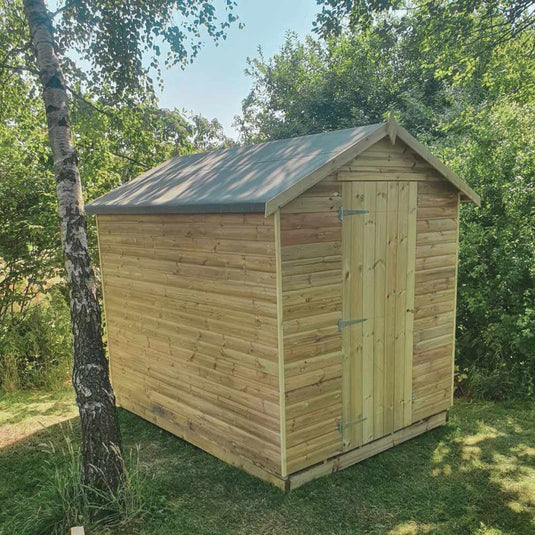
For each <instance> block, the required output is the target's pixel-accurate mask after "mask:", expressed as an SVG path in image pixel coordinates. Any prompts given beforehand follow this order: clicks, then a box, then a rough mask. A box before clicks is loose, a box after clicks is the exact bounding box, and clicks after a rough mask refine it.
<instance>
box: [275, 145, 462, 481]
mask: <svg viewBox="0 0 535 535" xmlns="http://www.w3.org/2000/svg"><path fill="white" fill-rule="evenodd" d="M352 180H355V181H362V182H364V183H376V185H377V186H376V187H377V188H378V189H379V190H381V189H382V188H383V187H390V188H395V186H394V184H395V183H399V184H400V185H401V184H406V183H411V182H415V183H416V184H417V188H418V190H417V192H418V209H417V229H416V259H415V271H416V276H415V290H414V293H415V296H414V323H413V334H412V336H413V362H412V379H411V378H408V381H409V384H410V383H411V381H412V394H413V395H412V396H411V397H412V398H413V400H412V410H411V411H409V414H408V416H407V418H405V420H406V424H407V425H409V424H410V421H411V420H412V422H416V421H418V420H419V419H421V418H424V417H426V416H429V415H432V414H436V413H438V412H440V411H442V410H444V409H446V408H448V407H449V406H450V405H451V384H452V364H453V362H452V358H453V353H452V351H453V344H454V312H455V285H456V280H455V277H456V271H455V266H456V259H457V208H458V204H457V203H458V194H457V191H456V190H455V189H454V188H453V187H452V186H450V185H449V184H448V183H447V182H446V180H445V179H443V178H442V177H441V176H440V175H439V174H438V173H437V172H436V171H435V170H434V169H433V168H431V166H429V165H428V164H427V163H426V162H425V161H424V160H423V159H422V158H420V157H419V156H417V155H416V154H415V153H414V152H413V151H411V150H410V149H409V148H408V147H407V146H406V145H404V144H403V143H401V142H399V141H398V142H397V143H396V144H395V145H392V144H391V143H390V141H389V140H383V141H381V142H379V143H377V144H376V145H374V146H373V147H371V148H370V149H368V150H367V151H365V152H364V153H363V154H361V155H360V156H358V157H357V158H356V159H355V160H353V161H352V162H350V164H348V165H346V166H344V167H343V168H342V169H340V170H338V172H337V173H335V174H333V175H331V176H329V177H328V178H326V179H325V180H323V181H322V182H320V183H319V184H318V185H316V186H314V187H313V188H312V189H310V190H308V191H307V192H306V193H304V194H303V195H301V196H300V197H299V198H298V199H296V200H295V201H293V202H291V203H290V204H288V205H287V206H286V207H284V208H283V209H282V210H281V244H282V296H283V304H284V306H283V332H284V359H285V371H286V385H285V388H286V418H287V423H286V433H287V437H286V440H287V463H288V473H293V472H295V471H297V470H300V469H303V468H305V467H307V466H310V465H312V464H315V463H317V462H320V461H322V460H324V459H326V458H328V457H329V456H332V455H336V454H338V453H340V452H342V450H343V448H344V445H343V442H342V435H341V433H340V432H339V431H338V427H337V426H338V422H340V420H341V416H342V362H343V359H342V335H341V333H339V332H338V329H337V322H338V320H339V319H341V317H342V224H341V223H340V221H339V220H338V213H337V212H338V208H339V207H340V206H341V202H342V184H343V183H346V182H347V181H352ZM381 183H383V184H390V186H382V185H380V184H381ZM400 187H401V186H400ZM346 208H347V207H346ZM402 275H403V274H399V276H402ZM375 297H376V299H377V296H375ZM410 301H411V299H407V302H410ZM367 327H369V326H367ZM409 335H410V333H409ZM374 374H375V372H374ZM406 381H407V379H405V381H404V383H406ZM379 434H380V433H379Z"/></svg>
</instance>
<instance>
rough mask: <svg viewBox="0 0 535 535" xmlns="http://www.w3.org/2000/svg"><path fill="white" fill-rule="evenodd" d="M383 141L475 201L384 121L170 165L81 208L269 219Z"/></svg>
mask: <svg viewBox="0 0 535 535" xmlns="http://www.w3.org/2000/svg"><path fill="white" fill-rule="evenodd" d="M386 135H389V136H390V137H391V139H393V140H394V139H395V137H396V136H399V138H400V139H402V140H403V141H405V143H407V144H408V145H409V146H410V147H411V148H412V149H413V150H415V152H417V153H418V154H420V156H422V157H423V158H424V159H425V160H427V161H428V163H430V164H431V165H432V166H433V167H435V168H436V169H437V170H438V171H439V172H440V173H442V174H443V175H444V176H445V178H447V179H448V180H450V181H451V182H452V183H453V184H454V185H455V186H456V187H457V188H458V189H460V190H461V191H462V193H463V194H464V195H465V196H467V197H468V198H469V199H470V200H472V201H474V202H476V203H477V204H479V196H478V195H477V194H476V193H475V192H473V191H472V190H471V189H470V188H469V186H468V185H467V184H466V183H464V182H463V181H462V180H461V179H460V178H459V177H457V176H456V175H455V174H454V173H453V172H452V171H451V170H449V169H448V168H447V167H446V166H445V165H444V164H442V163H441V162H439V161H438V160H437V159H436V158H435V157H434V156H433V155H432V154H431V153H430V152H429V151H428V150H427V149H426V148H425V147H424V146H423V145H421V144H420V143H418V141H417V140H416V139H415V138H413V137H412V136H411V135H410V134H409V133H408V132H407V131H406V130H404V129H403V128H402V127H400V126H399V125H397V123H395V122H394V121H393V119H391V120H390V121H389V122H388V123H381V124H372V125H367V126H360V127H357V128H348V129H345V130H336V131H333V132H326V133H321V134H313V135H309V136H301V137H295V138H291V139H283V140H279V141H271V142H268V143H262V144H259V145H249V146H244V147H234V148H230V149H224V150H217V151H213V152H206V153H202V154H191V155H188V156H179V157H175V158H171V159H170V160H167V161H166V162H164V163H162V164H161V165H159V166H157V167H155V168H154V169H151V170H150V171H147V172H146V173H144V174H142V175H141V176H139V177H138V178H136V179H135V180H132V181H131V182H128V183H127V184H124V185H123V186H120V187H118V188H116V189H114V190H112V191H110V192H109V193H107V194H105V195H103V196H102V197H99V198H98V199H96V200H94V201H93V202H92V203H90V204H88V205H87V206H86V210H87V212H88V213H92V214H145V213H214V212H215V213H218V212H265V213H266V215H269V214H270V213H273V212H274V211H275V210H276V209H277V208H279V207H280V206H284V205H285V204H287V203H288V202H290V201H291V200H292V199H294V198H296V197H297V196H298V195H300V194H301V193H303V192H304V191H306V190H307V189H308V188H310V187H311V186H313V185H314V184H316V183H317V182H319V181H320V180H321V179H322V178H324V177H326V176H327V175H328V174H330V173H331V172H333V171H334V170H335V169H336V168H338V167H340V166H342V165H344V164H345V163H347V162H349V161H350V160H351V159H352V158H354V157H355V156H357V155H358V154H359V153H360V152H362V151H364V150H366V149H367V148H368V147H370V146H371V145H373V144H375V143H376V142H377V141H379V140H380V139H382V138H383V137H385V136H386Z"/></svg>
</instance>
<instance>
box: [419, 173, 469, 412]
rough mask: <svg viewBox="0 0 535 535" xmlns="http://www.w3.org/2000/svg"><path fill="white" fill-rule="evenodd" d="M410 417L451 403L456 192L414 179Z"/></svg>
mask: <svg viewBox="0 0 535 535" xmlns="http://www.w3.org/2000/svg"><path fill="white" fill-rule="evenodd" d="M416 225H417V234H416V292H415V294H416V295H415V309H414V365H413V387H412V388H413V394H414V400H413V416H412V419H413V422H414V421H417V420H419V419H421V418H425V417H427V416H430V415H432V414H436V413H437V412H440V411H442V410H445V409H447V408H449V407H450V406H451V402H452V382H453V359H454V346H455V307H456V298H455V296H456V287H457V261H458V231H459V229H458V226H459V194H458V192H457V190H455V189H454V188H453V187H452V186H450V185H449V184H448V183H446V182H445V181H444V182H440V183H435V184H425V183H419V184H418V212H417V223H416Z"/></svg>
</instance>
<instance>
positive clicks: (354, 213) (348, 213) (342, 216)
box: [338, 206, 370, 221]
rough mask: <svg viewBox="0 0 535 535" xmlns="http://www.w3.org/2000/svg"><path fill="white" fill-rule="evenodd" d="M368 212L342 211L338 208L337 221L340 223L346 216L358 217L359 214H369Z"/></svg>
mask: <svg viewBox="0 0 535 535" xmlns="http://www.w3.org/2000/svg"><path fill="white" fill-rule="evenodd" d="M369 213H370V211H369V210H344V209H343V208H342V207H341V206H340V208H338V219H339V220H340V221H343V220H344V217H345V216H346V215H359V214H369Z"/></svg>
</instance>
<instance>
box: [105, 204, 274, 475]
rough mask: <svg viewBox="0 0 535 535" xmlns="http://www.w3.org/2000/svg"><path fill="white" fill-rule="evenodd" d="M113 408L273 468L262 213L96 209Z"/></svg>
mask: <svg viewBox="0 0 535 535" xmlns="http://www.w3.org/2000/svg"><path fill="white" fill-rule="evenodd" d="M98 227H99V242H100V254H101V263H102V270H103V279H104V296H105V308H106V317H107V326H108V337H109V348H110V362H111V375H112V381H113V386H114V388H115V391H116V393H117V398H118V401H119V403H120V404H121V405H122V406H123V407H125V408H126V409H129V410H131V411H133V412H135V413H137V414H139V415H140V416H143V417H144V418H146V419H147V420H149V421H151V422H154V423H156V424H158V425H160V426H161V427H164V428H165V429H168V430H170V431H172V432H173V433H175V434H177V435H179V436H182V437H183V438H185V439H186V440H188V441H190V442H192V443H194V444H196V445H198V446H199V447H201V448H203V449H205V450H206V451H208V452H210V453H213V454H214V455H217V456H219V457H221V458H224V459H225V460H227V461H233V463H234V464H239V462H236V459H232V457H233V456H235V457H237V458H241V457H243V458H245V459H248V460H250V461H252V462H253V463H254V464H256V465H259V466H261V467H263V468H265V469H266V470H268V471H271V472H273V473H275V474H279V473H280V468H281V467H280V433H279V427H280V421H279V383H278V344H277V340H278V338H277V303H276V273H275V266H276V263H275V240H274V224H273V217H270V218H265V217H264V215H263V214H246V215H238V214H221V215H202V214H194V215H186V214H167V215H139V216H133V215H100V216H99V217H98Z"/></svg>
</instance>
